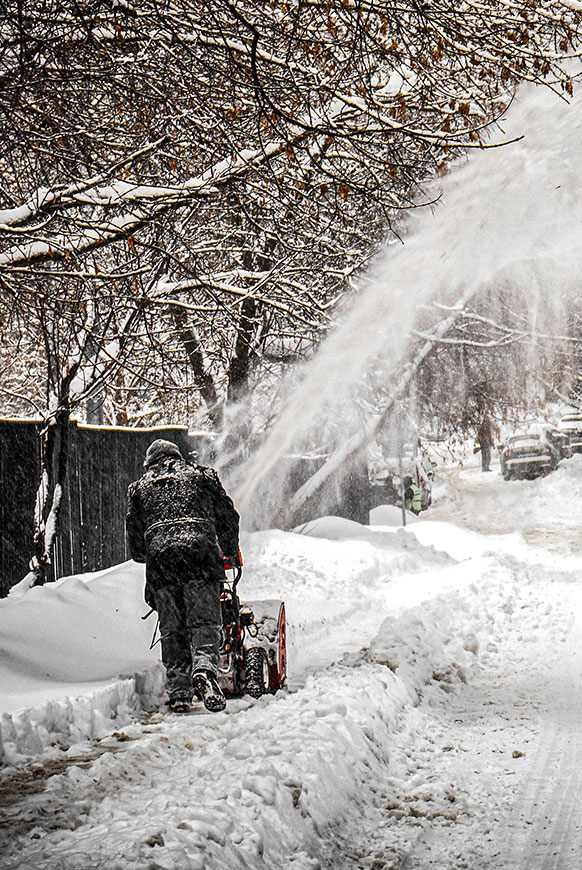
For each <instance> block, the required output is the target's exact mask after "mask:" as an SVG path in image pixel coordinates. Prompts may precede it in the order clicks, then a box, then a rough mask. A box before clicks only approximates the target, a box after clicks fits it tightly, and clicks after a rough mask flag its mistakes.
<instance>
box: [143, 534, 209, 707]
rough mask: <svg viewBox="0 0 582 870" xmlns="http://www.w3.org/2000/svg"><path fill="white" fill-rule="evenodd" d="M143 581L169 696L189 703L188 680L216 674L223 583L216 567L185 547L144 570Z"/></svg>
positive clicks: (166, 553) (190, 691)
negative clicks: (157, 622) (149, 595)
mask: <svg viewBox="0 0 582 870" xmlns="http://www.w3.org/2000/svg"><path fill="white" fill-rule="evenodd" d="M147 575H148V585H149V586H153V590H152V591H153V598H154V602H153V603H154V606H155V608H156V610H157V611H158V616H159V619H160V634H161V644H162V662H163V664H164V667H165V669H166V689H167V692H168V695H169V697H170V698H175V697H187V698H190V699H191V698H192V694H193V691H192V674H193V673H194V672H195V671H198V670H207V671H212V672H213V673H215V674H216V673H217V671H218V665H219V661H220V645H221V641H222V611H221V604H220V593H221V591H222V579H219V576H220V575H219V574H218V572H217V569H216V565H215V564H212V563H205V562H201V561H200V559H199V556H198V555H197V554H196V553H195V552H194V551H192V550H191V549H190V548H188V547H178V548H171V549H168V550H166V551H164V552H163V553H159V554H158V555H157V556H156V558H155V560H153V563H152V564H148V566H147ZM160 581H162V582H160ZM163 581H165V582H163Z"/></svg>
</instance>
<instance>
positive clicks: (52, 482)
mask: <svg viewBox="0 0 582 870" xmlns="http://www.w3.org/2000/svg"><path fill="white" fill-rule="evenodd" d="M41 437H42V446H41V472H40V481H39V487H38V490H37V497H36V509H35V531H34V544H33V555H32V559H31V560H30V569H31V572H32V574H33V577H34V580H33V583H32V586H43V585H44V584H45V583H46V582H47V580H48V579H49V566H50V564H51V556H52V551H53V546H54V542H55V539H56V534H57V529H58V523H59V517H60V508H61V500H62V495H63V488H64V483H65V478H66V476H67V465H68V459H69V413H68V410H63V411H58V412H57V414H56V415H55V418H54V420H52V421H51V422H50V423H49V424H48V426H47V428H46V430H45V432H44V434H42V435H41Z"/></svg>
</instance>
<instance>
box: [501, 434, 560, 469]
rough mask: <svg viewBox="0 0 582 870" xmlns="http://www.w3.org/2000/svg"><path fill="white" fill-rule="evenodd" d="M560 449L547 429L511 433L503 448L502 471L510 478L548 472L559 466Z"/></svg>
mask: <svg viewBox="0 0 582 870" xmlns="http://www.w3.org/2000/svg"><path fill="white" fill-rule="evenodd" d="M560 459H561V455H560V449H559V447H558V446H556V444H555V443H553V442H552V441H551V440H550V439H549V438H548V434H547V431H546V429H544V428H543V427H542V428H540V429H539V430H534V431H527V432H524V433H516V434H515V435H511V436H510V437H509V438H508V439H507V441H506V443H505V444H504V445H503V447H502V449H501V456H500V464H501V473H502V474H503V477H504V479H505V480H509V479H510V478H512V477H514V478H524V477H528V478H533V477H539V476H540V475H541V474H548V472H550V471H554V470H555V469H556V468H557V467H558V463H559V461H560Z"/></svg>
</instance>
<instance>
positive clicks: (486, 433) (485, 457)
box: [477, 414, 499, 471]
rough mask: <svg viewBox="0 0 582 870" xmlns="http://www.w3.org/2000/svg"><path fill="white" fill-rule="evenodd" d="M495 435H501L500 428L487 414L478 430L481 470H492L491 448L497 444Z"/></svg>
mask: <svg viewBox="0 0 582 870" xmlns="http://www.w3.org/2000/svg"><path fill="white" fill-rule="evenodd" d="M495 435H499V429H498V428H497V426H494V425H493V423H492V422H491V418H490V417H489V416H488V415H487V414H486V415H485V416H484V417H483V419H482V420H481V425H480V426H479V429H478V430H477V442H478V444H479V447H478V448H477V449H478V450H479V449H480V450H481V471H491V469H490V467H489V465H490V463H491V450H492V448H493V446H494V444H495V438H494V436H495Z"/></svg>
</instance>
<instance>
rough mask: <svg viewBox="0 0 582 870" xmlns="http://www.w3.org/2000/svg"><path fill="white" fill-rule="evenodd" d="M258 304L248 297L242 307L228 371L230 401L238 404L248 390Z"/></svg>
mask: <svg viewBox="0 0 582 870" xmlns="http://www.w3.org/2000/svg"><path fill="white" fill-rule="evenodd" d="M256 315H257V303H256V300H255V299H253V298H252V296H247V298H246V299H244V301H243V303H242V306H241V314H240V320H239V323H238V330H237V335H236V343H235V346H234V356H233V358H232V359H231V361H230V366H229V369H228V399H229V401H230V402H236V401H237V399H240V397H241V396H242V395H243V393H244V392H245V390H246V388H247V384H248V379H249V368H250V362H251V346H252V340H253V338H254V334H255V330H256V328H257V321H256Z"/></svg>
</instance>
